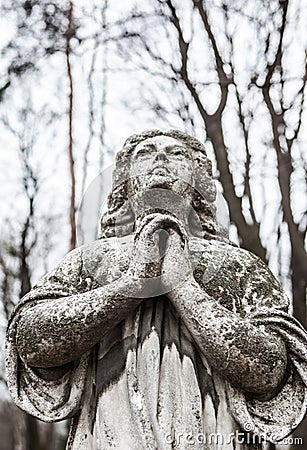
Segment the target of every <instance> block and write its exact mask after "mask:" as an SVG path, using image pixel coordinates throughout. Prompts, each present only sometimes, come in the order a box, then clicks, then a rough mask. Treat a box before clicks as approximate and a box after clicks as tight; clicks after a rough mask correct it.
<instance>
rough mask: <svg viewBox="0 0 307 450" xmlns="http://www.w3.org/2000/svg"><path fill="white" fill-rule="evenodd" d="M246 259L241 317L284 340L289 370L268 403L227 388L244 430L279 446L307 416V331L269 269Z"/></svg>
mask: <svg viewBox="0 0 307 450" xmlns="http://www.w3.org/2000/svg"><path fill="white" fill-rule="evenodd" d="M244 253H245V254H246V258H247V259H249V260H250V264H249V267H248V269H247V272H248V273H249V275H248V276H247V277H246V279H245V281H244V289H243V291H244V292H245V297H243V298H242V304H243V308H244V310H245V312H244V316H245V317H246V318H247V319H248V320H250V321H251V322H252V323H253V324H254V325H255V326H257V327H259V328H262V329H263V330H265V331H267V332H269V333H273V334H275V335H277V336H279V337H280V339H282V341H283V342H284V344H285V346H286V349H287V357H288V369H287V372H286V375H285V378H284V381H283V383H282V385H281V386H280V387H279V389H278V390H277V391H276V392H275V393H272V394H271V396H270V397H269V398H255V397H253V396H249V395H247V394H245V393H244V392H242V391H240V390H238V389H235V388H233V387H232V386H230V385H229V386H228V392H229V402H230V407H231V410H232V413H233V416H234V418H235V419H236V421H237V422H238V423H239V424H240V426H241V427H242V429H243V430H245V431H248V432H252V433H253V434H256V435H258V436H260V437H262V438H263V439H265V440H267V441H269V442H272V443H277V442H278V441H281V440H282V439H284V438H285V437H286V436H288V435H289V434H290V433H291V432H292V431H293V430H294V429H295V428H296V427H297V426H298V425H299V424H300V422H301V421H302V420H303V419H304V416H305V414H306V406H307V337H306V331H305V330H304V328H303V327H302V326H301V324H300V323H299V322H298V321H297V320H296V319H294V318H293V317H292V316H290V315H289V314H288V302H287V298H286V295H285V293H284V292H283V290H282V289H281V287H280V285H279V283H278V282H277V280H276V279H275V278H274V276H273V275H272V273H271V272H270V270H269V269H268V268H267V266H266V265H265V264H264V263H262V261H261V260H259V258H257V257H255V256H254V255H251V254H248V252H244ZM245 260H246V259H245Z"/></svg>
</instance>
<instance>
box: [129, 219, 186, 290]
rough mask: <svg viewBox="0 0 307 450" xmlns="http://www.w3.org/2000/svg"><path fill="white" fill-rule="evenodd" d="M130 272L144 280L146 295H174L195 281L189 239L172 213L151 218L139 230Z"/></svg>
mask: <svg viewBox="0 0 307 450" xmlns="http://www.w3.org/2000/svg"><path fill="white" fill-rule="evenodd" d="M129 272H130V274H131V275H132V276H133V278H134V279H137V280H138V281H140V280H141V282H142V286H143V287H145V296H150V295H159V294H160V293H166V292H170V291H172V290H174V289H176V287H177V286H179V285H182V284H183V283H185V282H188V281H190V280H191V278H193V275H192V272H193V270H192V265H191V260H190V254H189V248H188V236H187V232H186V230H185V227H184V225H183V223H182V222H181V221H180V220H178V219H177V218H175V217H174V216H172V215H169V214H161V213H154V214H150V215H147V216H146V217H144V218H143V220H142V221H141V222H140V224H139V226H138V227H137V230H136V234H135V237H134V247H133V251H132V256H131V260H130V267H129Z"/></svg>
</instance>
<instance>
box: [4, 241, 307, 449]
mask: <svg viewBox="0 0 307 450" xmlns="http://www.w3.org/2000/svg"><path fill="white" fill-rule="evenodd" d="M189 247H190V252H191V255H192V257H193V258H194V259H195V258H197V261H198V262H197V265H196V268H195V270H194V277H195V279H196V281H198V283H199V284H200V285H201V286H202V287H203V289H204V290H205V291H206V292H207V294H209V295H210V296H212V297H213V298H214V299H215V300H216V301H217V302H219V303H220V304H221V305H223V306H224V307H225V308H227V309H228V310H230V311H233V312H234V313H236V314H237V315H238V316H240V317H241V318H245V319H247V320H250V321H251V322H252V323H254V324H255V325H256V326H259V327H264V328H266V329H267V330H270V332H272V333H276V334H278V335H279V336H281V338H282V339H283V340H284V342H285V344H286V348H287V351H288V370H287V374H286V376H285V379H284V382H283V385H282V386H281V388H280V390H279V391H278V392H275V393H274V394H272V395H273V396H272V398H267V399H264V398H261V399H260V398H256V397H253V396H250V395H247V394H245V393H244V392H240V391H239V390H238V389H235V388H233V387H232V386H230V385H229V384H228V383H227V381H226V380H224V379H223V378H222V377H221V376H220V375H219V374H218V373H217V371H216V370H214V369H213V368H212V367H210V366H209V364H208V363H207V361H206V358H205V356H204V354H203V353H202V349H201V348H198V346H197V345H196V344H195V343H194V339H193V336H192V335H191V334H190V331H189V330H188V329H187V328H186V326H185V324H184V317H179V316H178V314H177V312H176V310H175V309H174V307H173V305H172V304H171V302H170V300H168V298H167V296H161V297H156V298H153V299H145V300H144V301H143V302H142V303H141V305H140V306H139V307H138V308H137V309H136V310H135V311H133V312H132V313H131V314H129V316H127V317H126V318H125V319H124V320H123V321H122V322H120V323H119V324H117V325H116V326H114V328H113V329H112V330H111V331H110V332H109V333H108V334H107V335H106V336H105V337H104V339H103V340H102V341H101V342H100V343H99V344H98V345H96V346H95V347H94V348H93V349H92V350H91V351H89V352H88V353H87V354H84V355H83V356H82V358H81V359H80V360H78V361H74V362H72V363H71V364H68V365H67V366H65V367H64V368H63V367H62V368H54V369H44V370H42V369H35V368H31V367H28V366H27V365H26V364H25V363H24V362H23V361H22V359H21V358H20V356H19V354H18V350H17V346H16V327H17V326H18V321H19V319H20V317H21V316H22V314H23V312H24V311H25V309H27V308H31V307H32V306H33V305H35V304H37V302H42V303H44V304H45V306H46V308H48V301H50V299H55V298H62V297H67V296H71V295H78V294H79V293H83V292H86V291H88V290H91V289H96V288H98V287H99V286H101V285H104V284H108V283H110V282H112V281H114V280H115V279H116V278H118V277H119V276H121V274H122V273H123V272H125V271H126V270H127V268H128V264H129V260H128V257H127V253H126V252H124V251H121V249H120V248H119V247H118V245H117V244H116V240H115V239H113V238H110V239H102V240H98V241H95V242H94V243H93V244H90V245H87V246H84V247H81V248H79V249H77V250H74V251H72V252H71V253H69V254H68V255H67V256H66V258H65V259H64V260H63V262H62V263H61V264H60V265H59V266H58V267H57V268H56V269H55V270H53V271H52V272H50V273H49V274H47V275H46V276H45V277H44V278H43V279H42V280H41V281H39V283H38V284H37V285H36V286H35V287H34V288H33V289H32V291H31V292H30V293H29V294H28V295H27V296H26V297H25V298H24V299H23V300H22V302H21V303H20V304H19V305H18V306H17V308H16V310H15V312H14V314H13V316H12V319H11V322H10V324H9V328H8V338H7V371H8V381H9V388H10V391H11V394H12V396H13V398H14V401H15V402H16V403H17V404H18V405H19V406H20V407H21V408H22V409H24V410H25V411H27V412H28V413H30V414H32V415H34V416H36V417H38V418H39V419H41V420H44V421H58V420H62V419H65V418H67V417H73V421H72V427H71V431H70V435H69V439H68V442H67V449H69V450H109V449H119V450H144V449H149V450H154V449H159V450H167V449H172V448H175V449H177V450H183V449H191V448H193V449H197V450H198V449H212V450H218V449H219V450H222V449H223V450H224V449H225V450H226V449H237V450H243V449H252V448H254V449H260V448H262V444H260V443H259V441H260V438H258V440H257V439H256V438H255V437H254V438H253V434H245V435H243V431H246V432H253V433H256V434H257V433H258V434H260V435H263V436H264V437H266V438H267V439H268V440H271V441H274V440H277V439H282V438H283V437H285V436H287V435H288V434H289V433H290V432H291V430H292V429H293V428H295V427H296V426H297V425H298V424H299V422H300V421H301V420H302V418H303V416H304V414H305V411H306V385H307V380H306V373H307V372H306V367H307V357H306V337H305V334H304V330H303V329H302V328H301V326H300V325H299V324H298V322H297V321H296V320H294V319H293V318H292V317H290V316H289V315H288V314H287V311H288V300H287V298H286V296H285V294H284V293H283V292H282V290H281V288H280V286H279V284H278V282H277V281H276V280H275V278H274V277H273V275H272V274H271V272H270V271H269V269H268V268H267V267H266V266H265V265H264V264H263V263H262V262H261V261H260V260H259V259H258V258H257V257H255V256H254V255H252V254H251V253H249V252H247V251H245V250H242V249H239V248H236V247H234V246H231V245H228V244H225V243H222V242H218V241H213V240H212V241H205V240H201V239H196V238H195V239H190V241H189ZM60 320H61V311H60V310H59V321H60ZM243 441H244V442H245V443H244V442H243ZM253 442H254V443H255V445H254V444H253ZM253 445H254V446H253Z"/></svg>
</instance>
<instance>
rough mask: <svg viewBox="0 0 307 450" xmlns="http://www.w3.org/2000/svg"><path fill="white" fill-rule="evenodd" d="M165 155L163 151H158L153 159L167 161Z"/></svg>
mask: <svg viewBox="0 0 307 450" xmlns="http://www.w3.org/2000/svg"><path fill="white" fill-rule="evenodd" d="M167 160H168V158H167V155H166V154H165V153H164V152H158V153H157V155H156V157H155V161H163V162H164V161H167Z"/></svg>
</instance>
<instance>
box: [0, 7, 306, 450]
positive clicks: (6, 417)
mask: <svg viewBox="0 0 307 450" xmlns="http://www.w3.org/2000/svg"><path fill="white" fill-rule="evenodd" d="M0 13H1V14H0V30H1V31H0V45H1V74H0V111H1V116H0V146H1V151H0V168H1V170H0V177H1V191H0V196H1V218H0V230H1V234H0V296H1V315H0V316H1V317H0V326H1V338H2V342H3V340H4V333H5V328H6V324H7V320H8V317H9V314H10V312H11V310H12V308H13V307H14V305H15V304H16V303H17V302H18V300H19V298H20V297H22V296H23V295H24V294H25V293H26V292H27V291H28V290H29V289H30V287H31V285H32V284H33V283H34V282H35V281H36V280H37V279H38V278H39V277H40V276H42V275H43V274H44V273H46V272H47V271H48V270H50V269H51V268H52V266H54V265H55V264H56V263H57V262H59V261H60V259H61V257H62V256H63V255H64V254H65V253H67V252H68V251H69V250H70V249H72V248H74V247H75V246H76V245H77V242H76V228H77V225H76V211H77V208H78V205H79V203H80V200H81V199H82V196H83V194H84V192H85V191H86V189H87V188H88V186H89V183H90V182H91V181H92V179H93V178H94V177H96V176H97V175H98V174H99V173H100V172H101V171H102V170H103V169H104V168H105V167H106V165H107V164H110V163H111V162H112V161H113V159H114V154H115V153H116V152H117V151H118V149H119V148H120V147H121V146H122V144H123V141H124V139H125V138H126V137H128V136H129V135H130V134H132V133H135V132H139V131H143V130H144V129H151V128H161V129H167V128H178V129H181V130H183V131H186V132H188V133H191V134H194V135H195V136H196V137H198V138H199V139H200V140H201V141H203V142H204V143H205V145H206V147H207V150H208V154H209V156H210V157H211V159H212V161H213V165H214V176H215V178H216V179H217V183H218V185H219V187H220V190H221V192H223V195H224V198H225V200H226V202H227V204H228V208H229V215H230V221H231V226H230V235H231V238H232V239H233V240H235V241H237V242H239V243H240V245H241V246H242V247H244V248H246V249H248V250H250V251H252V252H253V253H255V254H257V255H258V256H260V258H262V259H263V260H264V261H266V262H267V263H268V265H269V266H270V268H271V269H272V271H273V272H274V274H275V276H276V277H277V278H278V279H279V280H280V282H281V283H282V285H283V286H284V288H285V290H286V292H287V294H288V295H289V297H290V298H291V301H292V305H293V312H294V315H295V316H296V317H297V318H298V319H299V320H300V321H301V322H302V323H304V322H305V318H306V281H307V256H306V253H305V241H306V224H307V215H306V209H307V208H306V202H307V196H306V165H307V150H306V149H307V110H306V81H307V61H306V52H307V3H306V2H303V1H300V0H244V1H243V0H205V1H202V0H185V1H180V0H139V1H136V0H127V1H123V2H111V1H108V0H100V1H98V0H87V1H86V0H75V1H73V0H72V1H66V0H61V1H60V0H53V1H48V0H23V1H22V0H2V2H1V5H0ZM0 383H1V386H0V400H1V401H0V430H1V441H0V450H12V449H14V450H16V449H18V450H60V449H63V448H64V442H65V436H66V428H67V427H66V426H65V425H53V424H42V422H39V421H37V420H35V419H33V418H31V417H29V416H27V415H26V414H24V413H22V412H21V411H18V410H17V409H16V408H15V407H14V406H13V405H12V404H11V402H10V398H9V395H8V393H7V389H6V383H5V373H4V361H3V352H2V353H1V382H0ZM305 428H306V427H305ZM303 432H305V433H306V430H303V428H300V429H299V430H298V431H297V432H296V436H303ZM305 442H306V443H307V437H305ZM271 448H274V446H272V447H271ZM283 448H285V447H283ZM292 448H293V449H294V448H302V446H297V447H296V446H295V445H293V446H292Z"/></svg>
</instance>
